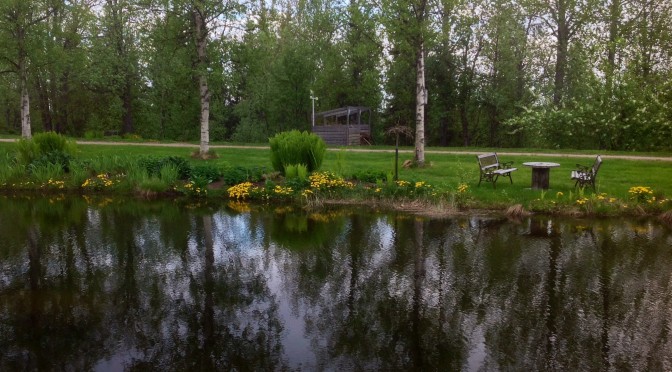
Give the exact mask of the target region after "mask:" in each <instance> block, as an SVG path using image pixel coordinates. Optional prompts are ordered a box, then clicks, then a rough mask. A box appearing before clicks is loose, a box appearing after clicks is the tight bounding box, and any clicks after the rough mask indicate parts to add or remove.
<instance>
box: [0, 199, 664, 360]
mask: <svg viewBox="0 0 672 372" xmlns="http://www.w3.org/2000/svg"><path fill="white" fill-rule="evenodd" d="M671 322H672V230H671V229H670V228H669V227H665V226H662V225H659V224H657V223H656V222H655V221H651V220H633V219H629V220H626V219H624V220H620V219H611V220H569V219H557V218H549V217H543V218H539V217H534V218H531V219H527V220H523V221H521V222H519V223H515V222H511V221H507V220H505V219H499V218H493V217H459V218H451V219H440V220H429V219H422V218H416V217H413V216H408V215H404V214H373V213H365V212H361V211H359V212H354V211H348V210H335V211H326V212H321V213H311V214H307V213H304V212H301V211H296V210H295V211H292V210H291V208H288V207H285V208H275V209H274V208H270V207H269V208H266V209H264V210H254V211H249V210H247V209H246V208H245V207H244V206H241V205H234V206H226V205H217V206H199V205H187V204H180V203H175V202H144V203H141V202H136V201H131V200H113V199H82V198H63V197H51V198H34V197H33V198H25V197H24V198H7V197H0V370H1V371H13V370H77V371H80V370H97V371H108V370H109V371H118V370H142V371H145V370H162V371H172V370H179V371H184V370H189V371H191V370H205V371H207V370H221V371H226V370H239V371H245V370H307V371H314V370H334V371H351V370H361V371H369V370H386V371H408V370H422V371H432V370H442V371H448V370H467V371H477V370H486V371H493V370H505V371H506V370H508V371H511V370H514V371H530V370H535V371H542V370H543V371H546V370H563V371H578V370H581V371H601V370H641V371H644V370H648V371H665V370H667V371H670V370H672V341H671V340H672V335H671V333H672V326H671Z"/></svg>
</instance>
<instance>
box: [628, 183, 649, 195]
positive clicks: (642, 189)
mask: <svg viewBox="0 0 672 372" xmlns="http://www.w3.org/2000/svg"><path fill="white" fill-rule="evenodd" d="M628 194H630V196H633V197H637V196H639V195H652V194H653V190H651V188H649V187H647V186H633V187H631V188H630V190H628Z"/></svg>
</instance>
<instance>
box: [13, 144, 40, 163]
mask: <svg viewBox="0 0 672 372" xmlns="http://www.w3.org/2000/svg"><path fill="white" fill-rule="evenodd" d="M39 156H40V148H39V147H38V146H37V143H35V141H33V140H31V139H28V138H21V139H19V140H18V141H17V142H16V160H17V161H18V162H19V164H23V165H28V164H30V163H32V162H33V161H34V160H35V159H37V158H38V157H39Z"/></svg>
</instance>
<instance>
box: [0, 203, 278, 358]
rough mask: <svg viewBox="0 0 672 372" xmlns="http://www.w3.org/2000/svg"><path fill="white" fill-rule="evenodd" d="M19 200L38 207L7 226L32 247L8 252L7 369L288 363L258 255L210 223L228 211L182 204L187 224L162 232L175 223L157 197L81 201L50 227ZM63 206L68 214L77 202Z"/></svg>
mask: <svg viewBox="0 0 672 372" xmlns="http://www.w3.org/2000/svg"><path fill="white" fill-rule="evenodd" d="M129 204H133V203H129ZM14 207H16V205H14V204H12V205H11V206H10V208H9V209H10V210H12V211H13V212H19V211H21V210H24V211H28V212H23V213H24V214H26V213H28V214H30V215H29V216H27V217H26V218H24V219H19V218H14V220H15V221H16V223H15V224H14V227H15V228H17V229H18V230H19V231H21V232H22V233H18V232H13V233H12V234H7V235H4V237H6V238H7V239H8V241H9V242H10V245H12V244H22V243H20V242H24V243H23V244H25V245H26V247H25V250H23V249H20V250H16V252H14V253H16V254H10V256H2V261H1V263H2V266H0V267H1V268H2V273H0V274H1V275H0V278H1V279H2V280H1V281H0V324H1V325H0V360H1V362H0V370H13V369H17V368H18V369H23V368H28V369H32V368H37V369H40V370H42V369H52V368H66V369H67V368H74V369H78V370H90V369H93V368H94V367H95V366H96V364H97V363H100V362H101V361H103V360H104V359H107V358H113V359H112V361H111V362H109V361H108V362H109V363H113V364H110V365H108V367H110V368H120V367H121V365H120V364H119V363H121V364H123V365H125V366H126V367H128V368H132V367H138V368H143V369H146V368H169V369H173V368H177V369H183V370H192V369H194V368H196V369H197V370H199V369H200V370H208V369H213V370H214V369H220V370H227V369H231V368H237V369H239V370H245V369H249V368H253V367H254V366H259V367H260V368H267V369H272V368H274V367H281V366H282V365H283V364H284V362H283V361H282V359H281V355H282V348H281V343H280V332H281V325H280V322H279V320H278V318H277V305H276V303H275V300H274V299H273V297H272V296H271V295H270V294H269V292H268V288H267V286H266V283H265V277H264V276H263V275H262V274H263V270H261V265H260V264H259V263H258V262H255V260H256V258H249V259H246V258H244V257H236V256H237V255H236V254H231V252H229V245H233V243H231V242H228V241H225V240H223V239H222V238H220V237H218V236H217V235H221V234H215V233H214V231H217V232H218V233H219V232H220V230H221V229H222V228H226V226H224V225H225V224H226V223H227V221H228V216H226V215H215V217H213V216H212V214H211V213H210V214H206V215H204V216H201V217H195V216H194V215H193V214H189V213H183V214H184V215H187V216H188V217H187V218H186V219H183V218H182V222H181V224H184V225H186V226H187V228H186V229H185V228H175V229H169V228H168V229H164V231H163V232H162V235H163V237H159V236H158V235H157V234H156V228H157V226H171V225H179V224H172V223H170V222H166V221H163V217H164V214H163V213H161V212H158V211H160V210H161V208H159V209H158V210H157V212H156V213H155V214H151V213H149V214H148V213H147V211H146V210H145V211H131V210H129V209H128V208H126V207H124V208H103V209H96V208H93V209H89V210H87V209H86V205H83V208H81V207H82V206H79V207H80V213H79V214H80V217H79V219H78V220H77V221H74V222H73V220H72V219H69V218H68V217H62V218H60V219H59V220H53V221H49V222H50V223H51V226H49V228H45V227H44V226H41V225H40V224H39V223H34V221H41V220H43V219H44V211H43V210H40V209H39V208H34V209H33V208H31V207H30V204H26V205H24V206H23V207H17V208H15V209H17V210H13V209H12V208H14ZM64 208H65V209H66V212H68V213H65V214H63V216H67V215H68V214H70V215H72V214H76V213H72V210H71V208H72V207H71V206H65V207H64ZM4 211H5V210H4V209H3V212H4ZM49 213H50V215H53V210H52V211H51V212H49ZM0 215H1V217H0V219H5V218H7V217H6V215H5V214H3V213H0ZM168 215H170V214H168ZM82 216H84V218H82ZM175 217H176V216H175V215H173V216H172V217H167V218H175ZM178 218H179V217H178ZM102 221H105V225H106V226H108V227H109V228H108V227H101V222H102ZM54 225H56V226H57V227H54ZM192 227H195V228H194V229H193V230H192ZM3 228H4V227H0V229H3ZM52 232H53V233H52ZM171 234H172V236H171ZM166 235H167V236H166ZM25 242H27V243H25ZM177 242H184V244H182V245H177V244H172V243H177ZM230 243H231V244H230ZM163 244H166V245H163ZM24 252H26V253H24ZM6 267H25V268H27V269H28V268H29V269H28V270H26V271H24V270H19V269H17V270H5V268H6ZM24 272H25V273H26V274H24ZM114 363H116V364H114ZM59 366H60V367H59ZM115 366H116V367H115Z"/></svg>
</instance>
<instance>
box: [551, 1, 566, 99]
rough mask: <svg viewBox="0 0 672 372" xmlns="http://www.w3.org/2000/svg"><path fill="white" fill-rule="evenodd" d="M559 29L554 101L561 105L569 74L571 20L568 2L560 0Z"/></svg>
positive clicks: (556, 49)
mask: <svg viewBox="0 0 672 372" xmlns="http://www.w3.org/2000/svg"><path fill="white" fill-rule="evenodd" d="M557 23H558V30H557V39H558V40H557V41H558V42H557V44H556V47H555V82H554V88H553V103H554V104H555V105H556V106H559V105H560V103H561V102H562V98H563V94H564V91H565V76H566V75H567V71H566V68H567V53H568V48H569V36H570V35H569V22H568V20H567V3H566V1H564V0H559V1H558V19H557Z"/></svg>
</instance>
